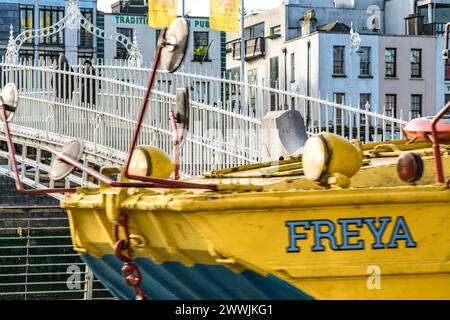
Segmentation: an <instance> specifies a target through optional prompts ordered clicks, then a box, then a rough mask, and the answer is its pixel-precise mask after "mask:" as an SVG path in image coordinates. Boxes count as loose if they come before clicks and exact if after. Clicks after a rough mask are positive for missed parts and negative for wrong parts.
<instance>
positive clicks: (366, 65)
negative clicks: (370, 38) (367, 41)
mask: <svg viewBox="0 0 450 320" xmlns="http://www.w3.org/2000/svg"><path fill="white" fill-rule="evenodd" d="M370 54H371V48H370V47H361V54H360V65H359V75H360V76H363V77H364V76H370V75H371V73H372V71H371V61H370V60H371V57H370Z"/></svg>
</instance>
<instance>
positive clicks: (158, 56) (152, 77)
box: [125, 29, 167, 177]
mask: <svg viewBox="0 0 450 320" xmlns="http://www.w3.org/2000/svg"><path fill="white" fill-rule="evenodd" d="M166 33H167V29H165V30H164V33H163V35H162V38H163V39H165V38H166ZM161 52H162V46H161V41H158V49H157V51H156V56H155V59H154V60H153V67H152V72H151V74H150V78H149V80H148V84H147V90H146V91H145V94H144V100H142V104H141V112H140V114H139V118H138V121H137V124H136V129H135V131H134V135H133V139H132V140H131V146H130V150H129V152H128V158H127V163H126V165H125V176H126V177H128V171H129V168H130V161H131V157H132V156H133V151H134V149H135V148H136V145H137V142H138V140H139V135H140V133H141V129H142V122H144V116H145V113H146V112H147V107H148V104H149V99H150V96H151V94H152V90H153V85H154V83H155V80H156V75H157V69H158V67H159V63H160V62H161Z"/></svg>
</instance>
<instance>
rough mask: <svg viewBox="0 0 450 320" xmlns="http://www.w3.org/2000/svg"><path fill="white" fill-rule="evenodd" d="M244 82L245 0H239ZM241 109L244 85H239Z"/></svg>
mask: <svg viewBox="0 0 450 320" xmlns="http://www.w3.org/2000/svg"><path fill="white" fill-rule="evenodd" d="M245 82H246V81H245V1H244V0H241V83H243V84H245ZM241 109H242V110H245V85H242V86H241Z"/></svg>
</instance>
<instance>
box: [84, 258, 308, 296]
mask: <svg viewBox="0 0 450 320" xmlns="http://www.w3.org/2000/svg"><path fill="white" fill-rule="evenodd" d="M82 259H83V260H84V261H85V262H86V263H87V264H88V265H89V267H90V268H91V269H92V270H93V272H94V274H95V276H96V277H97V278H98V279H100V281H101V282H102V283H103V285H104V286H105V287H106V288H108V289H109V291H110V292H111V293H112V294H114V295H115V296H116V297H117V298H119V299H126V300H133V299H135V293H134V290H133V289H132V288H131V287H129V286H128V285H127V284H126V283H125V280H124V279H123V276H122V271H121V268H122V265H123V264H122V262H120V261H119V260H118V259H117V258H116V257H115V256H112V255H108V256H105V257H103V258H102V259H97V258H94V257H92V256H90V255H83V256H82ZM135 263H136V264H137V265H138V266H139V269H140V271H141V273H142V276H143V281H142V288H143V290H144V292H145V293H146V295H147V296H148V297H149V298H151V299H153V300H305V299H307V300H309V299H312V297H310V296H309V295H307V294H305V293H303V292H302V291H300V290H299V289H297V288H295V287H293V286H292V285H290V284H288V283H287V282H285V281H283V280H280V279H278V278H277V277H274V276H272V275H269V276H266V277H263V276H261V275H259V274H257V273H255V272H253V271H250V270H246V271H244V272H242V273H235V272H233V271H231V270H230V269H228V268H226V267H224V266H221V265H195V266H193V267H186V266H184V265H183V264H181V263H178V262H167V263H163V264H155V263H154V262H152V261H151V260H149V259H146V258H139V259H136V260H135Z"/></svg>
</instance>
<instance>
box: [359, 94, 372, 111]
mask: <svg viewBox="0 0 450 320" xmlns="http://www.w3.org/2000/svg"><path fill="white" fill-rule="evenodd" d="M371 100H372V95H371V94H370V93H361V94H360V95H359V108H360V109H361V110H366V105H367V103H368V104H369V106H370V105H371Z"/></svg>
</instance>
